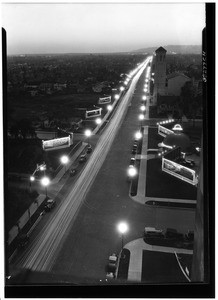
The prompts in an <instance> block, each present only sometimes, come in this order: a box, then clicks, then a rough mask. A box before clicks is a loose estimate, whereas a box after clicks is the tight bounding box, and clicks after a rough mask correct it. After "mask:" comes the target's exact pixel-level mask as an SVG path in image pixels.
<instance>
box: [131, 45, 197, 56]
mask: <svg viewBox="0 0 218 300" xmlns="http://www.w3.org/2000/svg"><path fill="white" fill-rule="evenodd" d="M160 46H162V45H160ZM162 47H163V48H164V49H166V50H167V52H168V54H201V53H202V46H201V45H168V46H162ZM157 48H159V47H148V48H142V49H138V50H133V51H132V52H133V53H145V52H146V53H150V54H152V53H153V52H154V51H155V50H156V49H157Z"/></svg>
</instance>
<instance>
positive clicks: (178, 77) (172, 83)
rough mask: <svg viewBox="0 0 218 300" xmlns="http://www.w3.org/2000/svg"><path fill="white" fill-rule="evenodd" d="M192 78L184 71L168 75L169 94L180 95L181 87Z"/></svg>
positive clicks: (167, 92) (167, 89)
mask: <svg viewBox="0 0 218 300" xmlns="http://www.w3.org/2000/svg"><path fill="white" fill-rule="evenodd" d="M187 81H191V78H189V77H188V76H186V75H184V74H183V73H178V72H174V73H171V74H169V75H167V78H166V94H167V95H169V96H180V94H181V89H182V87H183V86H184V84H185V83H186V82H187Z"/></svg>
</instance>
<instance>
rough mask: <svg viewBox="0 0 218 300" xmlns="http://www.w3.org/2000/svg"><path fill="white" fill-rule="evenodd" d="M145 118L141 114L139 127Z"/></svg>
mask: <svg viewBox="0 0 218 300" xmlns="http://www.w3.org/2000/svg"><path fill="white" fill-rule="evenodd" d="M144 118H145V116H144V115H143V114H140V115H139V120H140V125H141V127H142V121H143V120H144Z"/></svg>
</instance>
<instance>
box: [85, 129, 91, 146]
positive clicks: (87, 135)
mask: <svg viewBox="0 0 218 300" xmlns="http://www.w3.org/2000/svg"><path fill="white" fill-rule="evenodd" d="M91 135H92V132H91V130H90V129H87V130H86V131H85V136H86V137H87V142H88V144H89V137H90V136H91Z"/></svg>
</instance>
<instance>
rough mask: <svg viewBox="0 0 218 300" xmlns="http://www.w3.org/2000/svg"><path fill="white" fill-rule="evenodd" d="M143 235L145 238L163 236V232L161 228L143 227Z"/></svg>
mask: <svg viewBox="0 0 218 300" xmlns="http://www.w3.org/2000/svg"><path fill="white" fill-rule="evenodd" d="M144 237H147V238H157V237H159V238H163V237H164V233H163V230H162V229H156V228H154V227H145V230H144Z"/></svg>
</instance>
